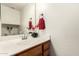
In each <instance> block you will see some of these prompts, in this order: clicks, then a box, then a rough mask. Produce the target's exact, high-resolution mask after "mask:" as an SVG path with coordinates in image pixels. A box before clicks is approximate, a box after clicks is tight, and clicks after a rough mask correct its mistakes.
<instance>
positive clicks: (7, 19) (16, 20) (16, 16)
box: [1, 5, 20, 25]
mask: <svg viewBox="0 0 79 59" xmlns="http://www.w3.org/2000/svg"><path fill="white" fill-rule="evenodd" d="M1 21H2V23H3V24H16V25H20V12H19V11H17V10H15V9H12V8H10V7H7V6H5V5H1Z"/></svg>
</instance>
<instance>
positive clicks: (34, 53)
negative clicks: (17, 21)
mask: <svg viewBox="0 0 79 59" xmlns="http://www.w3.org/2000/svg"><path fill="white" fill-rule="evenodd" d="M40 55H42V45H39V46H36V47H33V48H31V49H30V50H28V51H25V52H23V53H20V54H19V56H40Z"/></svg>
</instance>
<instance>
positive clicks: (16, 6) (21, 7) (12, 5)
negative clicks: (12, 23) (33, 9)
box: [2, 3, 29, 10]
mask: <svg viewBox="0 0 79 59" xmlns="http://www.w3.org/2000/svg"><path fill="white" fill-rule="evenodd" d="M2 4H3V5H6V6H9V7H12V8H15V9H17V10H22V9H23V8H24V7H25V6H26V5H27V4H29V3H2Z"/></svg>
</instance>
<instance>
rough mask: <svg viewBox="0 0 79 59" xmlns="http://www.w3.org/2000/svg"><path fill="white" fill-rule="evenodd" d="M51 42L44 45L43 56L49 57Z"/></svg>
mask: <svg viewBox="0 0 79 59" xmlns="http://www.w3.org/2000/svg"><path fill="white" fill-rule="evenodd" d="M49 48H50V41H47V42H45V43H43V56H48V55H49Z"/></svg>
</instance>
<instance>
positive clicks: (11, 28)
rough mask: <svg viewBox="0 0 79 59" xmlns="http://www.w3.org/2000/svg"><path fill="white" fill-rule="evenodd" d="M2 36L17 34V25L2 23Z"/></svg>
mask: <svg viewBox="0 0 79 59" xmlns="http://www.w3.org/2000/svg"><path fill="white" fill-rule="evenodd" d="M1 27H2V29H1V31H2V33H1V35H2V36H7V35H17V34H19V32H20V30H19V27H20V26H19V25H10V24H2V26H1Z"/></svg>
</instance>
